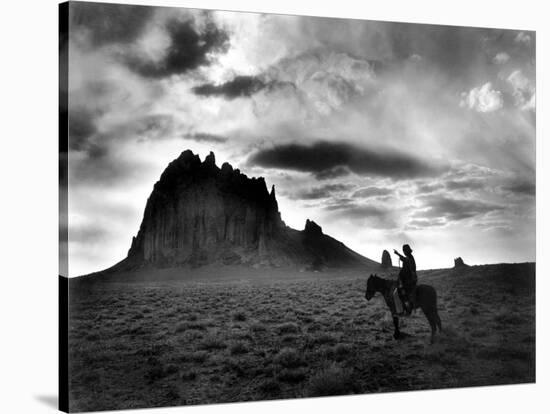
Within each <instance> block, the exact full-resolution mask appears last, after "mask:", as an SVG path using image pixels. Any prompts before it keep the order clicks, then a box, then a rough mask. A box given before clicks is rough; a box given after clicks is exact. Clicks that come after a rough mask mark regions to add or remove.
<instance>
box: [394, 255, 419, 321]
mask: <svg viewBox="0 0 550 414" xmlns="http://www.w3.org/2000/svg"><path fill="white" fill-rule="evenodd" d="M393 252H394V253H395V254H396V255H397V256H399V260H401V262H403V266H402V267H401V270H400V271H399V279H398V281H399V287H398V288H397V294H398V295H399V298H400V299H401V301H402V302H403V306H404V308H405V312H406V313H407V314H408V315H410V314H411V312H412V310H413V309H414V302H413V301H414V290H415V289H416V282H417V281H418V276H417V275H416V262H415V260H414V256H413V255H412V249H411V246H409V245H408V244H404V245H403V253H404V254H405V255H404V256H403V255H402V254H400V253H399V252H398V251H397V250H394V251H393ZM396 302H397V303H396V305H398V301H396ZM397 312H398V313H401V312H400V309H397Z"/></svg>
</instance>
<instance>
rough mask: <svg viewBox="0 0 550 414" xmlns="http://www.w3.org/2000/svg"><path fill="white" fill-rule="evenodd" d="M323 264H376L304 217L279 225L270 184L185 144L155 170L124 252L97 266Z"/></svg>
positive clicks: (113, 269)
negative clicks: (299, 223)
mask: <svg viewBox="0 0 550 414" xmlns="http://www.w3.org/2000/svg"><path fill="white" fill-rule="evenodd" d="M213 264H214V265H230V266H235V265H237V266H247V267H253V268H264V267H265V268H286V267H291V268H294V269H302V270H312V271H315V270H324V269H331V268H333V269H334V268H339V269H343V268H363V269H365V268H372V269H375V268H378V267H379V266H380V264H379V263H377V262H375V261H373V260H370V259H368V258H366V257H363V256H361V255H360V254H358V253H356V252H354V251H353V250H351V249H349V248H348V247H346V246H345V245H344V244H343V243H342V242H340V241H338V240H336V239H334V238H332V237H330V236H328V235H326V234H324V233H323V231H322V229H321V227H320V226H319V225H317V224H316V223H315V222H313V221H311V220H307V221H306V223H305V226H304V229H303V230H301V231H299V230H295V229H292V228H290V227H288V226H286V225H285V223H284V221H283V220H282V219H281V215H280V213H279V208H278V203H277V199H276V196H275V188H274V187H272V188H271V191H268V189H267V186H266V183H265V180H264V179H263V178H262V177H260V178H249V177H247V176H246V175H244V174H242V173H241V172H240V171H239V170H238V169H233V167H232V166H231V165H230V164H228V163H224V164H223V165H222V166H221V168H219V167H217V166H216V162H215V156H214V154H213V153H212V152H211V153H210V155H208V156H207V157H206V158H205V160H204V162H201V160H200V158H199V156H198V155H195V154H193V152H192V151H189V150H187V151H184V152H183V153H182V154H181V155H180V156H179V157H178V158H177V159H175V160H174V161H172V162H171V163H170V164H169V165H168V167H167V168H166V169H165V170H164V172H163V173H162V175H161V177H160V179H159V181H157V182H156V183H155V185H154V188H153V191H152V193H151V195H150V196H149V199H148V200H147V204H146V206H145V211H144V215H143V219H142V222H141V225H140V228H139V231H138V233H137V235H136V236H135V237H133V239H132V243H131V247H130V249H129V251H128V255H127V257H126V258H125V259H123V260H122V261H121V262H119V263H117V264H116V265H115V266H113V267H111V268H110V269H107V270H105V271H103V272H99V273H102V274H104V273H117V272H128V271H137V270H140V269H144V268H157V269H166V268H177V267H191V268H198V267H202V266H205V265H213Z"/></svg>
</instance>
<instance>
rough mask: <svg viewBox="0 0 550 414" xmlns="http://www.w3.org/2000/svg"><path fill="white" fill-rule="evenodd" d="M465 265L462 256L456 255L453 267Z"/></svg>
mask: <svg viewBox="0 0 550 414" xmlns="http://www.w3.org/2000/svg"><path fill="white" fill-rule="evenodd" d="M466 266H467V265H466V264H465V263H464V260H462V257H457V258H456V259H455V269H456V268H460V267H466Z"/></svg>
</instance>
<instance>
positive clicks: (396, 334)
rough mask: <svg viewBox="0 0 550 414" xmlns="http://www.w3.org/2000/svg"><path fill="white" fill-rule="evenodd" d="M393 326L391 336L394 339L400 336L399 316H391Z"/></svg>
mask: <svg viewBox="0 0 550 414" xmlns="http://www.w3.org/2000/svg"><path fill="white" fill-rule="evenodd" d="M393 327H394V328H395V329H394V331H393V337H394V339H399V338H400V337H401V332H399V318H398V317H397V316H394V317H393Z"/></svg>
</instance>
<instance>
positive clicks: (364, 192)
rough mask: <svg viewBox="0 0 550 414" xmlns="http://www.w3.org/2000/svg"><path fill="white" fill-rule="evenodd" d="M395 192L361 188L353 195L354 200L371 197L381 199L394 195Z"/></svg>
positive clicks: (383, 189) (376, 188) (379, 188)
mask: <svg viewBox="0 0 550 414" xmlns="http://www.w3.org/2000/svg"><path fill="white" fill-rule="evenodd" d="M393 192H394V191H393V190H392V189H390V188H385V187H367V188H361V189H360V190H357V191H356V192H355V193H353V196H352V197H354V198H370V197H380V196H387V195H390V194H392V193H393Z"/></svg>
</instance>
